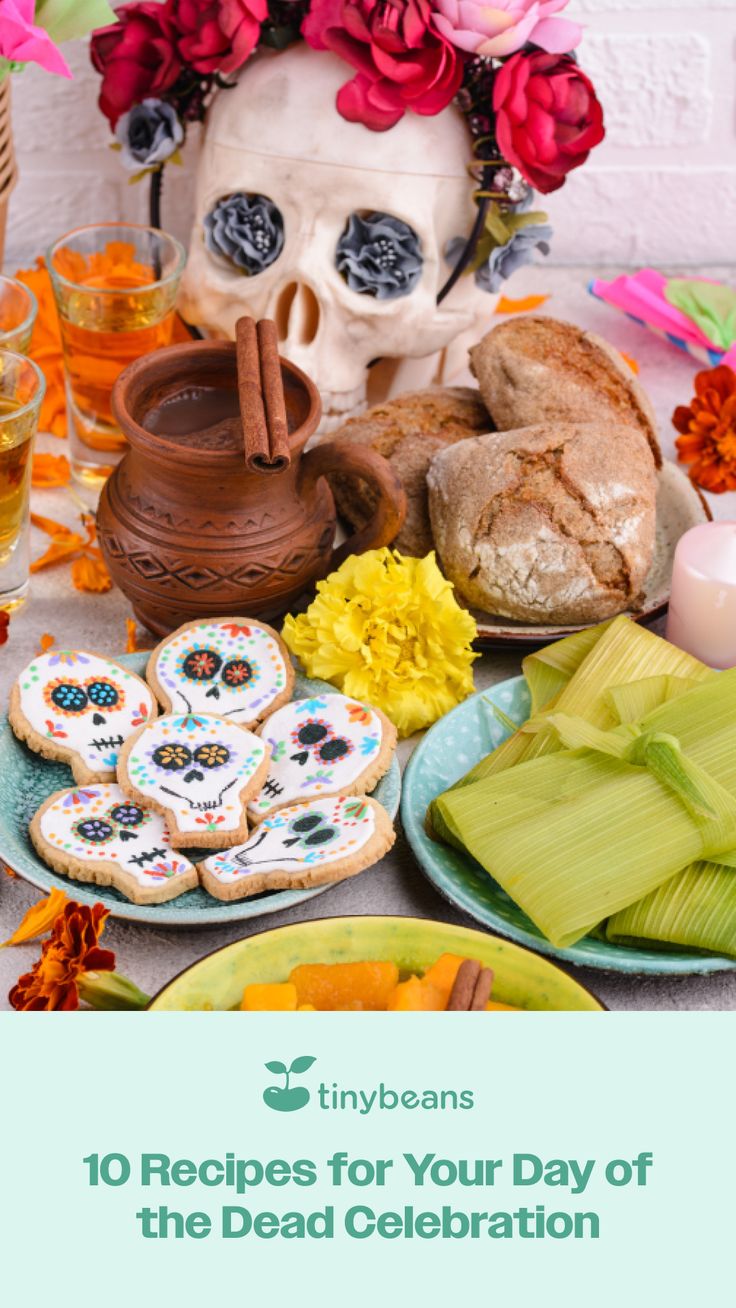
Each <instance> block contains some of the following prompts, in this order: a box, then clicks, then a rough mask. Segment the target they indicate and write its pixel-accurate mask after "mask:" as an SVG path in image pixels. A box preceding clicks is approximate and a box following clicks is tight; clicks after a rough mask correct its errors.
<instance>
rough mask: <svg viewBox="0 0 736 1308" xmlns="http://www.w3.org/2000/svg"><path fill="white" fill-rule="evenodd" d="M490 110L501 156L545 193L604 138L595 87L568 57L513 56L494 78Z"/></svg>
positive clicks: (553, 187)
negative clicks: (493, 117)
mask: <svg viewBox="0 0 736 1308" xmlns="http://www.w3.org/2000/svg"><path fill="white" fill-rule="evenodd" d="M493 107H494V109H495V111H496V138H497V140H498V144H499V147H500V150H501V153H502V154H503V155H504V157H505V158H506V159H508V161H509V163H511V164H514V165H515V166H516V167H517V168H518V169H519V172H521V173H522V174H523V175H524V177H525V178H526V179H527V181H528V182H531V184H532V186H536V188H537V190H538V191H542V192H544V194H548V193H549V192H550V191H556V190H558V189H559V187H560V186H562V185H563V184H564V181H565V178H566V176H567V174H568V173H569V172H570V171H571V170H572V169H573V168H579V167H580V165H581V164H583V163H585V160H586V159H587V157H588V155H589V154H590V151H591V150H592V149H593V147H594V146H595V145H598V144H599V143H600V142H601V141H602V140H603V137H604V136H605V130H604V127H603V110H602V109H601V106H600V103H599V101H598V99H597V98H596V94H595V91H594V89H593V83H592V82H591V81H590V78H588V77H586V76H585V73H583V72H581V70H580V68H578V65H577V64H576V63H575V61H574V59H570V57H569V56H568V55H554V54H545V53H544V52H543V51H534V53H533V54H523V53H520V54H516V55H514V56H513V57H512V58H511V59H509V60H507V62H506V63H505V64H503V66H502V67H501V68H500V69H499V71H498V73H497V75H496V80H495V84H494V88H493Z"/></svg>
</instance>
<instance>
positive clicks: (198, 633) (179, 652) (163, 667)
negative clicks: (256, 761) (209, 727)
mask: <svg viewBox="0 0 736 1308" xmlns="http://www.w3.org/2000/svg"><path fill="white" fill-rule="evenodd" d="M146 675H147V677H148V681H149V683H150V685H151V686H152V687H153V690H154V691H155V693H156V696H157V698H158V699H159V701H160V702H161V704H162V706H163V708H164V711H165V712H167V713H172V712H173V713H215V714H217V716H218V717H222V718H231V719H232V721H233V722H239V723H240V725H241V726H244V727H249V726H253V725H254V724H255V723H256V722H259V721H260V719H261V718H264V717H265V716H266V714H267V713H270V712H271V711H272V710H273V709H275V708H278V707H279V705H281V704H285V703H286V702H287V700H288V699H289V698H290V697H291V690H292V686H293V684H294V670H293V668H292V666H291V662H290V660H289V655H288V651H287V649H286V646H285V645H284V643H283V641H282V640H281V638H280V637H279V636H278V635H277V634H276V632H275V631H272V630H271V628H270V627H266V626H264V624H263V623H262V622H252V621H251V620H250V619H249V618H219V619H213V620H212V621H209V622H197V623H193V624H191V625H190V626H186V627H180V628H179V630H178V631H175V632H174V634H173V636H169V637H168V639H167V640H164V641H162V642H161V644H160V645H158V646H157V647H156V649H155V650H154V651H153V653H152V655H151V657H150V659H149V662H148V669H147V673H146Z"/></svg>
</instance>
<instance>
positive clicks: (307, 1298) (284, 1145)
mask: <svg viewBox="0 0 736 1308" xmlns="http://www.w3.org/2000/svg"><path fill="white" fill-rule="evenodd" d="M0 1048H1V1049H2V1064H3V1068H4V1078H3V1080H4V1087H3V1088H4V1096H3V1098H4V1105H3V1112H2V1118H1V1123H2V1124H1V1126H0V1131H1V1132H2V1148H1V1154H0V1194H1V1196H2V1208H3V1217H2V1227H1V1230H2V1249H3V1261H2V1285H3V1297H4V1299H6V1302H8V1303H10V1304H27V1305H29V1308H34V1306H35V1305H36V1304H40V1303H42V1302H43V1303H53V1304H54V1308H66V1306H67V1305H69V1308H72V1305H73V1306H74V1308H77V1305H78V1304H80V1303H96V1302H101V1303H104V1305H105V1308H139V1306H140V1308H153V1306H154V1305H156V1306H158V1305H176V1306H177V1308H190V1306H191V1308H200V1306H201V1308H205V1306H207V1308H209V1305H213V1306H214V1305H218V1308H219V1305H226V1304H230V1303H233V1304H258V1305H259V1306H260V1305H267V1304H268V1305H274V1308H289V1306H290V1305H295V1306H298V1308H312V1305H314V1308H317V1305H319V1306H320V1308H332V1306H333V1305H335V1308H337V1305H340V1308H343V1305H344V1306H345V1308H376V1306H377V1308H404V1305H407V1306H408V1305H413V1304H415V1303H416V1304H417V1305H421V1308H445V1305H449V1306H451V1308H455V1305H459V1304H462V1303H463V1302H468V1303H469V1304H470V1303H477V1304H483V1305H491V1304H493V1305H499V1308H501V1305H503V1308H506V1306H509V1308H532V1306H534V1308H537V1306H538V1305H551V1306H553V1308H556V1306H557V1305H560V1308H562V1306H563V1305H564V1308H577V1305H580V1306H581V1308H582V1305H585V1306H586V1308H590V1306H591V1305H592V1306H593V1308H608V1306H609V1305H610V1306H611V1308H613V1305H616V1308H619V1306H620V1305H625V1308H644V1305H647V1306H648V1305H651V1304H655V1303H656V1304H666V1305H667V1308H680V1306H682V1308H693V1305H699V1304H704V1303H715V1302H726V1299H727V1296H728V1294H729V1292H730V1291H729V1287H730V1286H731V1285H732V1274H731V1271H730V1267H729V1265H730V1262H731V1256H732V1241H733V1176H734V1169H735V1167H736V1135H735V1133H734V1130H733V1111H734V1110H733V1094H734V1089H733V1088H734V1082H735V1078H734V1073H735V1072H736V1053H735V1052H734V1051H735V1050H736V1014H728V1013H723V1014H705V1013H702V1014H701V1013H693V1014H652V1013H641V1014H620V1015H619V1014H609V1015H606V1016H603V1017H599V1016H596V1015H593V1014H590V1015H587V1014H584V1015H580V1014H559V1015H555V1016H554V1017H551V1016H549V1015H542V1014H539V1015H536V1014H527V1015H519V1016H512V1015H508V1016H506V1015H503V1016H502V1015H497V1016H484V1017H479V1016H477V1015H475V1014H467V1015H466V1014H457V1015H456V1016H455V1017H453V1018H449V1019H448V1018H447V1016H446V1015H445V1014H438V1015H436V1016H435V1015H430V1014H427V1015H423V1016H417V1017H409V1016H405V1015H396V1016H388V1015H385V1014H377V1015H369V1014H355V1015H350V1014H335V1015H331V1016H326V1015H325V1016H323V1015H306V1016H305V1015H304V1014H298V1015H297V1014H295V1015H289V1014H283V1015H281V1014H279V1015H273V1014H271V1015H265V1014H264V1015H252V1014H251V1015H247V1016H246V1015H234V1014H228V1013H223V1014H218V1013H187V1014H166V1015H155V1016H154V1015H151V1016H149V1017H141V1016H137V1015H127V1014H109V1015H105V1016H100V1015H90V1016H88V1017H84V1018H72V1019H69V1018H67V1017H64V1016H61V1017H58V1016H55V1017H50V1018H45V1019H44V1018H38V1019H35V1018H33V1017H28V1016H26V1017H16V1016H10V1015H8V1016H5V1015H3V1016H2V1017H0ZM6 1296H7V1298H6Z"/></svg>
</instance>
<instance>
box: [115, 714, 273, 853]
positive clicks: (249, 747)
mask: <svg viewBox="0 0 736 1308" xmlns="http://www.w3.org/2000/svg"><path fill="white" fill-rule="evenodd" d="M268 756H269V748H268V745H267V744H265V743H264V741H262V740H259V738H258V736H254V735H253V734H252V732H250V731H247V730H246V728H245V727H240V726H238V724H237V723H236V722H228V720H227V719H226V718H219V717H212V716H208V715H207V714H204V713H202V714H195V713H187V714H185V715H184V716H178V715H177V714H166V715H165V716H164V717H161V718H157V719H156V721H155V722H151V723H149V724H148V726H145V727H143V728H142V729H141V730H140V731H139V732H137V733H136V735H135V736H133V737H132V738H131V740H129V741H128V743H127V744H126V745H125V746H124V748H123V750H122V753H121V756H120V763H119V765H118V780H119V782H120V785H121V786H122V788H123V790H124V791H125V793H126V794H127V795H129V796H130V797H131V798H132V799H135V800H139V801H140V802H141V803H142V804H146V805H149V806H150V807H152V808H154V809H156V810H157V812H159V813H163V814H164V816H165V817H166V820H167V821H168V823H169V827H170V829H171V842H172V844H173V845H176V846H181V845H204V846H207V847H209V848H211V849H224V848H229V846H231V845H237V844H238V843H239V842H240V841H242V840H244V839H245V838H246V836H247V835H248V824H247V819H246V813H245V804H246V803H247V801H248V800H249V799H250V798H251V797H252V796H254V795H257V794H258V792H259V790H260V788H261V786H262V784H263V782H264V780H265V777H266V773H267V770H268Z"/></svg>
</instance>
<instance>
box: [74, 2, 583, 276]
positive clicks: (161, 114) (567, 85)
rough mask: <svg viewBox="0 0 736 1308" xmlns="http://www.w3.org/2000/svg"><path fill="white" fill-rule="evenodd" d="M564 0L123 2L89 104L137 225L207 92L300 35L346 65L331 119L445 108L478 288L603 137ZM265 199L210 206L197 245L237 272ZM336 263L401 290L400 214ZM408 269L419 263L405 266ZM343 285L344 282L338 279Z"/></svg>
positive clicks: (271, 232)
mask: <svg viewBox="0 0 736 1308" xmlns="http://www.w3.org/2000/svg"><path fill="white" fill-rule="evenodd" d="M566 5H567V0H495V3H494V5H493V7H488V5H487V4H486V3H485V0H165V3H163V4H159V3H152V2H150V0H149V2H146V0H143V3H134V4H126V5H123V6H122V8H121V9H119V10H118V12H117V22H115V23H113V24H112V25H111V26H109V27H106V28H103V29H101V30H100V31H97V32H95V33H94V35H93V37H92V44H91V55H92V62H93V64H94V66H95V68H96V69H97V71H98V72H99V73H100V74H101V75H102V87H101V91H100V101H99V102H100V108H101V109H102V112H103V113H104V114H105V116H106V117H107V118H108V119H109V121H110V124H111V126H112V128H113V130H114V132H115V136H116V148H117V149H119V150H120V152H121V157H122V161H123V163H124V164H125V166H126V167H127V168H128V169H129V170H130V171H131V172H132V173H134V174H135V177H136V178H137V177H140V176H145V175H147V174H151V182H152V186H151V196H152V205H151V221H152V223H153V224H154V225H155V226H160V212H159V200H160V187H161V173H162V169H163V166H164V164H166V163H167V162H171V163H179V162H181V159H180V155H179V148H180V146H181V145H182V143H183V141H184V138H185V133H186V129H187V125H188V124H189V123H191V122H201V121H202V120H203V118H204V115H205V111H206V108H207V105H208V103H209V101H210V99H211V97H212V95H213V93H214V92H215V91H217V90H218V89H223V90H226V89H227V88H228V87H229V86H232V85H233V83H232V82H231V81H229V80H228V79H229V78H231V76H232V75H233V74H234V73H236V72H239V71H240V70H241V69H242V68H243V66H244V65H245V64H246V63H247V61H248V59H249V58H250V57H251V55H252V54H253V53H254V52H255V51H256V50H257V49H262V48H270V49H275V50H283V49H285V48H286V47H287V46H289V45H291V44H292V43H293V42H294V41H298V40H302V39H303V40H305V41H306V42H307V44H308V45H310V46H311V47H312V48H313V49H317V50H330V51H332V52H333V53H334V54H335V55H337V56H338V57H339V58H340V59H342V60H344V61H345V64H346V66H347V67H349V68H352V70H353V76H352V77H350V76H348V79H347V80H346V82H345V85H344V86H342V87H341V88H340V90H339V92H338V94H337V100H336V108H337V111H338V113H340V114H341V115H342V116H343V118H346V119H348V120H349V121H350V122H356V123H362V124H363V125H364V126H365V127H366V128H369V129H370V130H372V131H374V132H383V131H387V130H390V129H391V128H392V127H393V126H394V125H395V124H396V123H397V122H399V120H400V119H401V118H402V117H403V116H404V114H406V113H417V114H422V115H425V116H433V115H435V114H438V113H441V111H442V110H443V109H446V108H447V107H448V105H450V104H452V103H453V102H454V103H455V104H456V106H457V107H458V108H459V109H460V111H461V112H462V113H463V114H464V116H465V119H466V121H467V124H468V128H469V131H470V135H471V139H472V152H473V157H472V159H471V160H469V161H468V169H469V173H470V176H471V177H472V179H473V181H474V184H475V191H474V197H475V200H476V204H477V211H476V217H475V222H474V224H473V228H472V231H471V232H470V234H469V235H468V236H458V237H457V238H455V239H454V240H453V241H451V242H450V243H449V244H448V246H447V248H446V250H445V256H446V258H447V260H448V262H449V263H450V265H451V266H452V268H453V271H452V274H451V275H450V277H449V279H448V281H447V282H446V283H445V285H444V286H443V288H442V290H441V291H440V293H439V295H438V297H437V298H438V302H439V301H441V300H442V299H444V298H445V296H446V295H447V294H448V293H449V291H450V290H451V289H452V287H453V286H454V285H455V283H456V281H457V280H458V278H459V277H460V275H461V274H462V273H464V272H468V273H471V272H472V273H473V274H474V277H475V281H476V284H477V285H478V286H479V287H480V288H481V289H483V290H487V291H497V290H498V289H499V287H500V285H501V283H502V281H503V280H504V279H505V278H506V277H507V276H509V274H510V273H511V272H513V271H514V269H515V268H517V267H519V265H520V264H522V263H528V262H531V260H532V258H533V254H534V251H535V250H536V249H538V250H540V251H541V252H542V253H544V254H546V253H548V251H549V240H550V238H551V236H552V229H551V227H550V226H549V224H548V221H547V215H546V214H544V213H539V212H533V211H532V202H533V192H534V190H535V189H536V190H538V191H541V192H543V193H545V194H547V193H549V192H551V191H556V190H558V189H559V188H560V187H561V186H563V185H564V183H565V181H566V178H567V175H568V173H569V172H571V171H572V169H573V168H578V167H580V165H581V164H583V163H585V161H586V159H587V158H588V155H589V153H590V151H591V150H592V149H593V147H594V146H596V145H598V144H599V143H600V141H602V140H603V136H604V127H603V111H602V109H601V106H600V103H599V101H598V99H597V97H596V94H595V90H594V88H593V85H592V83H591V81H590V79H589V78H588V77H587V76H586V75H585V73H584V72H583V71H582V70H581V68H580V67H579V65H578V62H577V58H576V56H575V54H574V53H573V52H574V50H575V48H576V47H577V45H578V43H579V41H580V39H581V36H582V30H581V28H580V27H579V26H578V25H577V24H576V23H573V22H571V21H569V20H568V19H566V18H562V17H560V16H559V14H560V11H561V10H562V9H564V8H565V7H566ZM274 208H275V207H274V206H273V205H271V204H270V202H269V201H268V200H267V199H266V197H264V196H258V195H246V194H238V195H234V196H230V197H225V198H224V199H222V200H220V201H218V203H217V205H215V206H214V208H213V209H212V211H211V212H210V213H209V214H208V215H207V216H206V218H205V240H206V241H207V245H208V248H209V249H210V250H211V251H212V252H213V253H214V254H215V255H217V256H218V257H219V258H222V259H224V260H226V261H227V262H228V263H229V264H230V266H231V267H233V268H236V269H238V270H239V271H240V272H242V273H243V274H244V275H246V276H250V275H253V274H254V273H257V272H260V271H262V270H263V269H264V268H266V267H268V266H269V264H270V263H272V262H273V261H274V259H276V258H277V257H278V254H279V252H280V249H281V246H282V245H283V239H284V234H283V229H282V228H280V226H279V223H280V215H279V214H278V211H277V210H276V211H275V212H274ZM341 246H342V248H341V249H339V250H338V268H339V270H340V272H341V273H342V275H343V276H344V277H345V278H346V280H348V281H349V282H350V284H351V285H353V287H354V289H357V290H360V291H362V292H364V293H366V294H370V295H374V296H376V297H377V298H381V299H388V298H394V297H396V296H399V295H404V294H407V293H408V291H410V290H411V288H412V286H413V284H414V281H415V280H416V276H417V275H418V274H417V271H416V269H417V259H418V255H419V251H418V237H417V236H416V233H414V232H413V230H412V228H411V227H409V226H408V224H406V223H403V222H401V221H400V220H399V219H396V218H391V217H390V216H389V215H386V214H371V215H369V216H367V217H366V219H364V220H362V223H361V228H360V230H357V229H356V230H351V231H349V232H346V233H345V237H344V238H343V242H342V243H341ZM419 266H420V264H419ZM351 279H352V281H351Z"/></svg>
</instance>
